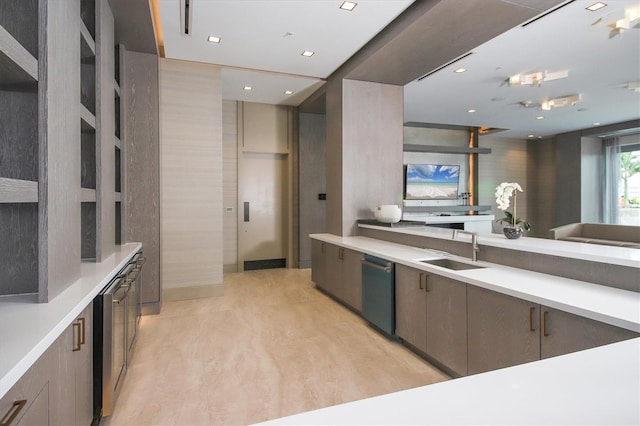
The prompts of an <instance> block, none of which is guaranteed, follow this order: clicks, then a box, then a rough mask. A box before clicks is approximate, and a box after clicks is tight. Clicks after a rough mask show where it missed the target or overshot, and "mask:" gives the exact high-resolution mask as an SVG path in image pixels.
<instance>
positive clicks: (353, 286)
mask: <svg viewBox="0 0 640 426" xmlns="http://www.w3.org/2000/svg"><path fill="white" fill-rule="evenodd" d="M342 257H343V260H342V283H341V284H342V296H343V300H344V302H345V303H346V304H347V305H348V306H349V307H351V308H352V309H354V310H355V311H356V312H362V263H361V262H360V261H361V259H362V257H363V256H362V253H360V252H359V251H354V250H349V249H344V251H343V255H342Z"/></svg>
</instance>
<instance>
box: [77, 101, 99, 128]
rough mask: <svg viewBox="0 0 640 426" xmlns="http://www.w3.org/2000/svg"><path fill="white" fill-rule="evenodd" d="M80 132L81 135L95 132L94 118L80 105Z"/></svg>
mask: <svg viewBox="0 0 640 426" xmlns="http://www.w3.org/2000/svg"><path fill="white" fill-rule="evenodd" d="M80 130H81V131H82V132H83V133H84V132H91V131H95V130H96V116H95V115H94V114H92V113H91V112H90V111H89V110H88V109H87V108H86V107H85V106H84V105H80Z"/></svg>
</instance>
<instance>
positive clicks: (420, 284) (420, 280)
mask: <svg viewBox="0 0 640 426" xmlns="http://www.w3.org/2000/svg"><path fill="white" fill-rule="evenodd" d="M422 278H424V272H420V276H419V277H418V286H419V287H420V290H424V287H422Z"/></svg>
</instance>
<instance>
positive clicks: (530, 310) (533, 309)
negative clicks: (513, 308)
mask: <svg viewBox="0 0 640 426" xmlns="http://www.w3.org/2000/svg"><path fill="white" fill-rule="evenodd" d="M535 310H536V308H535V307H534V306H532V307H530V308H529V331H536V329H535V328H534V327H533V312H534V311H535Z"/></svg>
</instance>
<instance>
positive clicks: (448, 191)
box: [404, 164, 460, 200]
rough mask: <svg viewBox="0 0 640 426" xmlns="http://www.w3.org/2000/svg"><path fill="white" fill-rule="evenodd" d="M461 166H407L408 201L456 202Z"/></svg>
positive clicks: (406, 186) (406, 193) (406, 195)
mask: <svg viewBox="0 0 640 426" xmlns="http://www.w3.org/2000/svg"><path fill="white" fill-rule="evenodd" d="M459 177H460V166H456V165H445V164H407V166H406V167H405V192H404V195H405V197H404V198H405V199H406V200H456V199H457V198H458V180H459Z"/></svg>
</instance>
